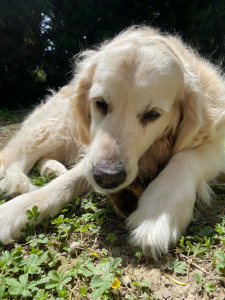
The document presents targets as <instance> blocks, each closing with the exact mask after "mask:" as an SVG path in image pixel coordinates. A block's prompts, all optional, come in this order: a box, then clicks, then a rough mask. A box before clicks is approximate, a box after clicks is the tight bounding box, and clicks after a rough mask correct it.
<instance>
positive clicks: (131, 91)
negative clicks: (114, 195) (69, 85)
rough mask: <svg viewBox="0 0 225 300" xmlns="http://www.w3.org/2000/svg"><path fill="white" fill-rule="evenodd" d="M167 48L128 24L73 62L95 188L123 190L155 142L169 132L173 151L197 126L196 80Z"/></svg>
mask: <svg viewBox="0 0 225 300" xmlns="http://www.w3.org/2000/svg"><path fill="white" fill-rule="evenodd" d="M171 45H173V43H172V42H171V41H170V42H169V41H167V38H166V37H162V36H160V35H158V34H157V33H156V32H154V31H152V30H151V29H139V30H133V29H131V30H128V31H126V32H125V33H123V34H121V35H120V36H118V37H116V38H115V39H114V40H112V41H111V42H109V43H107V44H104V45H103V46H102V47H101V48H100V49H99V50H98V51H92V52H86V53H85V54H84V59H83V60H82V61H81V62H80V63H79V64H78V69H77V74H76V76H75V79H74V84H75V87H76V91H75V92H76V97H75V101H74V103H75V104H74V107H75V109H74V111H75V118H76V122H77V130H78V133H79V136H80V140H81V142H82V143H83V144H86V145H87V146H88V151H87V154H86V156H85V176H86V178H87V179H88V181H89V182H90V183H91V184H92V186H94V187H95V188H96V189H97V190H100V191H102V192H116V191H118V190H120V189H123V188H125V187H127V186H128V185H130V184H131V183H132V182H133V181H134V179H135V178H136V177H137V174H138V169H139V161H140V159H141V158H142V157H143V155H144V154H145V153H146V152H147V150H148V149H149V148H150V147H151V146H152V145H154V144H155V143H156V142H157V141H159V140H160V139H162V138H164V137H165V136H168V135H171V136H174V145H173V150H172V151H173V152H178V151H180V150H182V149H184V148H185V147H188V146H189V144H190V143H191V142H192V141H193V139H194V137H195V135H196V133H197V131H198V130H199V126H200V121H201V120H200V112H199V111H200V108H199V107H198V106H199V104H198V103H199V97H200V89H199V88H198V85H197V79H196V77H195V76H194V75H193V74H192V73H191V72H190V71H189V70H188V68H187V66H185V64H184V63H183V62H182V60H181V59H180V58H179V53H178V52H179V51H175V50H173V48H172V46H171Z"/></svg>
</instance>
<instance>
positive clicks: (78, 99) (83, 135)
mask: <svg viewBox="0 0 225 300" xmlns="http://www.w3.org/2000/svg"><path fill="white" fill-rule="evenodd" d="M96 56H97V52H96V51H85V52H84V53H83V54H82V57H81V61H79V62H77V67H76V74H75V77H74V79H73V86H75V97H74V99H73V102H74V104H73V109H74V117H75V122H76V130H77V133H78V137H79V140H80V142H81V143H82V144H84V145H89V144H90V123H91V117H90V104H89V101H88V93H89V90H90V88H91V85H92V79H93V75H94V71H95V67H96Z"/></svg>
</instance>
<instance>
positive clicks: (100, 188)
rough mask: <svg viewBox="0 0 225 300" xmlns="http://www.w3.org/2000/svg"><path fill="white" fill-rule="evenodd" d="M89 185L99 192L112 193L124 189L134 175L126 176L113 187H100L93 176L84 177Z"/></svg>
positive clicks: (133, 178)
mask: <svg viewBox="0 0 225 300" xmlns="http://www.w3.org/2000/svg"><path fill="white" fill-rule="evenodd" d="M86 178H87V180H88V182H89V183H90V185H91V186H92V187H93V188H94V190H95V191H96V192H98V193H101V194H114V193H118V192H119V191H121V190H123V189H126V188H127V187H128V186H129V185H130V184H131V183H132V182H133V181H134V180H135V176H134V177H132V178H127V179H126V180H125V181H124V182H123V183H122V184H120V185H118V186H117V187H115V188H102V187H100V186H99V185H98V184H97V183H96V182H95V180H94V179H93V178H88V177H86Z"/></svg>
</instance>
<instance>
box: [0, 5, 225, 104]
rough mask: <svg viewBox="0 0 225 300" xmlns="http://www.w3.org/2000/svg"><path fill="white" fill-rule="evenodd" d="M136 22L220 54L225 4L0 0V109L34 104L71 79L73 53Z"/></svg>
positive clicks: (213, 54) (212, 54)
mask: <svg viewBox="0 0 225 300" xmlns="http://www.w3.org/2000/svg"><path fill="white" fill-rule="evenodd" d="M134 24H147V25H153V26H157V27H159V28H161V29H162V30H163V31H164V30H167V31H169V32H171V33H173V32H177V33H178V34H180V35H181V36H182V37H183V39H184V40H185V41H188V42H189V43H191V44H192V45H193V46H194V47H195V48H197V49H198V50H199V51H200V53H202V54H204V55H206V56H207V57H210V58H211V59H212V61H218V60H220V59H221V57H222V54H223V53H224V48H225V35H224V32H225V1H224V0H214V1H212V0H205V1H202V0H193V1H188V0H166V1H165V0H164V1H163V0H142V1H137V0H129V1H127V0H113V1H111V0H104V1H102V0H85V1H84V0H73V1H70V0H32V1H29V0H7V1H6V0H0V74H1V76H0V93H1V100H0V101H1V104H0V108H4V107H7V108H11V109H12V108H13V109H17V108H21V107H27V106H29V105H31V104H35V103H36V102H37V101H38V99H41V98H42V97H43V96H44V95H45V94H46V89H47V88H48V87H49V88H58V87H59V86H62V85H64V84H65V83H66V82H68V81H69V79H70V78H71V70H72V63H73V57H74V55H75V54H77V53H78V52H80V51H82V50H83V49H85V48H87V47H91V46H92V45H94V44H97V43H99V42H101V41H102V40H104V39H106V38H110V37H113V36H114V35H115V34H116V33H118V32H120V31H121V30H123V29H124V28H126V27H128V26H130V25H134Z"/></svg>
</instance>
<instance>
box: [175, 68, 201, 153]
mask: <svg viewBox="0 0 225 300" xmlns="http://www.w3.org/2000/svg"><path fill="white" fill-rule="evenodd" d="M184 81H185V83H184V85H185V88H184V92H183V95H182V97H181V98H182V100H180V103H179V104H178V105H180V114H181V117H180V123H179V125H178V128H177V131H176V141H175V146H174V149H173V153H177V152H179V151H181V150H183V149H185V148H189V147H193V146H194V140H195V139H196V138H197V134H198V133H199V130H200V128H201V126H202V122H203V120H202V98H203V95H202V91H201V88H200V84H199V81H198V78H197V77H196V76H195V75H194V74H193V73H191V72H188V73H187V74H185V80H184ZM195 144H196V143H195ZM195 146H196V145H195Z"/></svg>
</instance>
